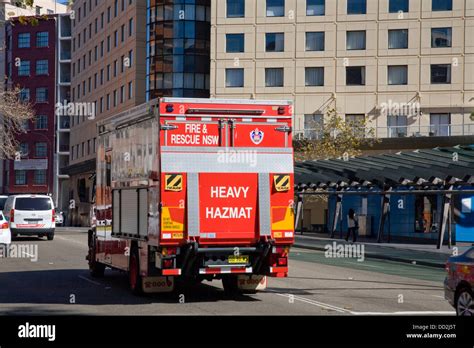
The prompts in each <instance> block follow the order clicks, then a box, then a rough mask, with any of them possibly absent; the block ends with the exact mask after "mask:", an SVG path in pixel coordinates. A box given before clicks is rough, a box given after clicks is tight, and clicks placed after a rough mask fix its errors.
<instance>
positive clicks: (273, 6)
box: [267, 0, 285, 17]
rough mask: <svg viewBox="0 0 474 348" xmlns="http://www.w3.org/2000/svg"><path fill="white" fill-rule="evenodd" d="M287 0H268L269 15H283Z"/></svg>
mask: <svg viewBox="0 0 474 348" xmlns="http://www.w3.org/2000/svg"><path fill="white" fill-rule="evenodd" d="M284 15H285V0H267V17H283V16H284Z"/></svg>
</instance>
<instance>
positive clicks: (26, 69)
mask: <svg viewBox="0 0 474 348" xmlns="http://www.w3.org/2000/svg"><path fill="white" fill-rule="evenodd" d="M18 76H30V61H29V60H21V61H20V66H19V67H18Z"/></svg>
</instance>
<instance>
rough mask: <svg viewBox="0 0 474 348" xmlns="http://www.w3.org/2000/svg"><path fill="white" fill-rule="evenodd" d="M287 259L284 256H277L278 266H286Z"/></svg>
mask: <svg viewBox="0 0 474 348" xmlns="http://www.w3.org/2000/svg"><path fill="white" fill-rule="evenodd" d="M287 265H288V259H287V258H286V257H279V258H278V266H287Z"/></svg>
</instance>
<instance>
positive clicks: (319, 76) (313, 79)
mask: <svg viewBox="0 0 474 348" xmlns="http://www.w3.org/2000/svg"><path fill="white" fill-rule="evenodd" d="M305 84H306V86H307V87H309V86H324V68H322V67H317V68H313V67H311V68H305Z"/></svg>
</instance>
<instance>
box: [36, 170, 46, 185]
mask: <svg viewBox="0 0 474 348" xmlns="http://www.w3.org/2000/svg"><path fill="white" fill-rule="evenodd" d="M34 173H35V174H34V183H35V185H46V170H35V172H34Z"/></svg>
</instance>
